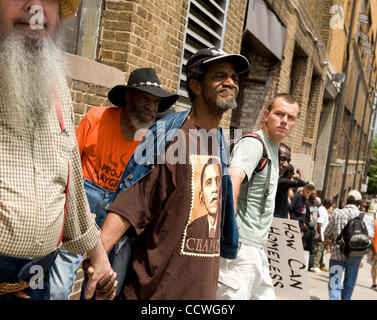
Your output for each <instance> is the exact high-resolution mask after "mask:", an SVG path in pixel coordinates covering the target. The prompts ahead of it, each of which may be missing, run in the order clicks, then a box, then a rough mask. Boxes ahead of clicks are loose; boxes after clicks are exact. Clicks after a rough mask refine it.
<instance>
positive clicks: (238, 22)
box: [220, 0, 247, 128]
mask: <svg viewBox="0 0 377 320" xmlns="http://www.w3.org/2000/svg"><path fill="white" fill-rule="evenodd" d="M246 10H247V1H244V0H231V1H230V4H229V11H228V16H227V20H226V33H225V39H224V48H223V49H224V51H225V52H229V53H240V52H241V44H242V34H243V25H244V20H245V16H246V12H247V11H246ZM231 118H232V111H231V110H229V111H228V112H226V113H225V114H224V115H223V118H222V119H221V121H220V125H221V126H222V127H223V128H229V126H230V123H231Z"/></svg>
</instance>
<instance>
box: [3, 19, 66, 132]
mask: <svg viewBox="0 0 377 320" xmlns="http://www.w3.org/2000/svg"><path fill="white" fill-rule="evenodd" d="M28 35H30V36H33V35H38V33H37V32H36V31H33V30H32V31H29V33H28ZM62 38H63V37H62V30H61V28H60V27H58V28H57V30H56V32H55V33H54V35H53V36H50V35H47V36H44V37H41V38H39V37H37V38H33V37H28V36H25V35H19V34H17V33H15V32H13V31H8V32H7V31H6V30H5V28H4V27H3V26H2V25H1V21H0V124H1V126H2V127H3V128H6V129H8V130H11V131H12V132H13V133H15V134H22V132H24V131H25V130H27V131H28V132H29V130H33V129H34V128H35V126H36V124H37V122H38V121H39V120H41V119H42V118H43V117H45V116H46V115H47V113H48V111H49V110H50V109H51V107H52V106H53V105H54V99H53V93H52V85H53V83H54V84H55V85H56V86H61V85H66V79H65V74H66V65H65V60H64V54H63V53H62V50H61V49H60V48H61V47H62V46H61V44H62Z"/></svg>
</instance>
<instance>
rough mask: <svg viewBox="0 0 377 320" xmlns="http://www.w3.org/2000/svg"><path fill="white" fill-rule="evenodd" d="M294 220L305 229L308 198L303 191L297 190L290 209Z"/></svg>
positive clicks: (301, 228)
mask: <svg viewBox="0 0 377 320" xmlns="http://www.w3.org/2000/svg"><path fill="white" fill-rule="evenodd" d="M289 213H290V215H291V219H292V220H297V221H298V223H299V225H300V230H301V231H304V223H305V217H306V198H305V197H304V196H303V195H302V194H301V192H296V194H295V196H294V197H293V198H292V201H291V209H290V210H289Z"/></svg>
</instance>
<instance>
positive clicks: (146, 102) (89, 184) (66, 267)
mask: <svg viewBox="0 0 377 320" xmlns="http://www.w3.org/2000/svg"><path fill="white" fill-rule="evenodd" d="M108 98H109V101H110V102H111V103H113V104H114V105H115V106H116V107H95V108H91V109H90V110H89V111H88V112H87V113H86V115H85V116H84V118H83V119H82V121H81V123H80V125H79V126H78V128H77V130H76V136H77V141H78V145H79V150H80V156H81V164H82V168H83V176H84V188H85V191H86V195H87V198H88V201H89V206H90V208H91V212H92V213H95V214H96V223H97V225H98V226H99V227H101V226H102V224H103V220H104V219H105V216H106V209H107V208H108V206H109V205H110V204H111V202H112V198H113V195H114V192H115V191H116V189H117V187H118V185H119V179H120V177H121V176H122V173H123V171H124V169H125V167H126V165H127V162H128V160H129V159H130V157H131V156H132V154H133V152H134V150H135V148H136V147H137V146H138V144H139V143H140V141H141V138H142V136H143V135H144V133H145V131H146V129H148V127H149V126H150V125H151V124H152V123H153V122H154V121H155V119H156V113H157V112H159V113H161V112H164V111H166V110H167V109H169V108H170V107H171V106H172V105H173V104H174V103H175V102H176V101H177V99H178V95H176V94H174V93H170V92H168V91H166V90H164V89H162V86H161V84H160V80H159V79H158V76H157V74H156V71H155V70H154V69H152V68H139V69H136V70H134V71H133V72H132V73H131V74H130V77H129V79H128V83H127V85H126V86H123V85H117V86H115V87H114V88H112V89H111V90H110V91H109V94H108ZM121 243H122V244H123V246H122V251H121V252H120V254H118V255H117V258H119V257H120V256H122V255H123V260H127V259H128V258H129V253H130V251H129V250H128V249H129V246H128V245H129V242H128V237H125V238H124V239H122V242H121ZM124 243H126V244H127V245H126V246H125V245H124ZM109 257H110V261H111V262H114V255H113V254H110V256H109ZM81 259H82V255H74V254H71V253H69V252H68V251H66V250H64V249H61V250H60V252H59V255H58V257H57V260H56V263H55V265H54V266H53V268H52V270H53V272H52V273H51V277H50V285H51V287H52V290H51V292H52V294H51V296H52V298H53V299H56V300H62V299H66V298H67V296H68V294H69V292H70V290H71V288H72V285H73V282H74V280H75V276H76V271H77V268H78V267H79V265H80V262H81ZM125 265H127V264H125ZM115 271H117V270H115ZM125 271H126V270H124V269H122V270H119V271H117V275H118V280H120V279H119V278H120V277H121V276H122V274H124V273H125ZM82 291H83V292H84V290H82ZM82 297H83V295H82Z"/></svg>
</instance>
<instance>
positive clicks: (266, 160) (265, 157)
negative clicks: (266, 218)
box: [240, 133, 272, 214]
mask: <svg viewBox="0 0 377 320" xmlns="http://www.w3.org/2000/svg"><path fill="white" fill-rule="evenodd" d="M246 137H251V138H254V139H257V140H259V141H260V142H261V143H262V146H263V154H262V157H261V158H260V160H259V162H258V165H257V166H256V168H255V169H254V171H253V175H252V177H251V178H250V181H249V184H248V189H249V188H251V186H252V185H253V183H254V176H255V174H256V173H258V172H261V171H262V170H263V169H264V168H265V167H266V165H267V164H268V166H267V174H266V180H265V182H264V191H263V200H262V210H261V214H264V213H265V210H266V202H267V198H268V196H269V194H270V180H271V166H272V165H271V159H270V158H269V157H268V151H267V147H266V144H265V143H264V141H263V139H262V138H261V137H260V136H259V135H258V134H256V133H248V134H245V135H243V136H242V137H241V139H243V138H246ZM241 139H240V140H241ZM247 194H249V193H247ZM246 201H247V197H246Z"/></svg>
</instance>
